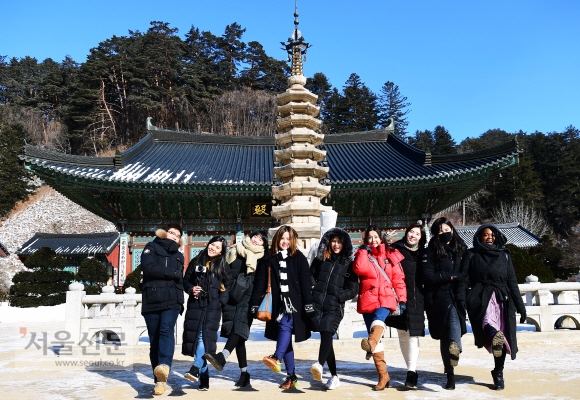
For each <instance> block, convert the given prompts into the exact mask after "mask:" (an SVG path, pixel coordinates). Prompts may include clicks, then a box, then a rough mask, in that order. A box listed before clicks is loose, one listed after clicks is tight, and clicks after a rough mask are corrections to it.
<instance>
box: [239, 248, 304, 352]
mask: <svg viewBox="0 0 580 400" xmlns="http://www.w3.org/2000/svg"><path fill="white" fill-rule="evenodd" d="M286 266H287V268H288V290H289V294H290V300H291V301H292V304H293V305H294V308H295V309H296V310H297V312H295V313H293V314H292V315H293V317H294V329H293V331H292V333H294V338H295V341H296V342H297V343H298V342H302V341H304V340H307V339H308V338H310V329H309V321H308V316H307V315H306V311H305V310H304V306H305V305H307V304H312V289H311V279H310V269H309V268H308V261H307V260H306V257H304V254H302V253H301V252H300V250H296V254H294V256H288V258H287V259H286ZM268 269H270V278H271V282H272V283H271V285H272V311H273V313H272V320H271V321H268V322H266V330H265V332H264V336H265V337H266V338H267V339H270V340H277V339H278V322H277V321H276V318H277V317H278V315H279V314H280V310H281V305H282V304H281V303H282V301H281V297H280V264H279V262H278V258H277V256H276V255H271V254H266V255H264V257H262V259H260V261H259V262H258V268H257V269H256V277H255V278H254V289H253V290H252V297H251V299H250V307H253V306H259V305H260V303H261V302H262V297H263V295H264V293H266V288H267V286H268Z"/></svg>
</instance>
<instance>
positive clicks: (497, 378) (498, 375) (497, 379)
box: [491, 369, 505, 390]
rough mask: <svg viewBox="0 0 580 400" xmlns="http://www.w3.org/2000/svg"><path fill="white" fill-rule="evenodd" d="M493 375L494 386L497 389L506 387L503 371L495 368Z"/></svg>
mask: <svg viewBox="0 0 580 400" xmlns="http://www.w3.org/2000/svg"><path fill="white" fill-rule="evenodd" d="M491 377H492V378H493V388H494V389H495V390H503V389H504V387H505V385H504V382H503V371H496V370H495V369H494V370H493V371H491Z"/></svg>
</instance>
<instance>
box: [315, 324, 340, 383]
mask: <svg viewBox="0 0 580 400" xmlns="http://www.w3.org/2000/svg"><path fill="white" fill-rule="evenodd" d="M333 336H334V333H333V332H320V349H319V350H318V362H319V363H320V365H324V363H325V362H326V363H327V364H328V369H329V370H330V373H331V374H332V375H336V358H335V357H334V348H333V347H332V340H333Z"/></svg>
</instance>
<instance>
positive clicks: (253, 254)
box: [226, 237, 264, 274]
mask: <svg viewBox="0 0 580 400" xmlns="http://www.w3.org/2000/svg"><path fill="white" fill-rule="evenodd" d="M237 256H240V257H242V258H244V259H245V260H246V274H252V273H254V272H256V266H257V265H258V260H259V259H260V258H262V257H264V246H254V245H253V244H252V240H251V238H249V237H246V238H245V239H244V240H242V241H241V242H238V243H237V244H235V245H233V246H231V247H230V248H229V249H228V252H227V254H226V262H227V263H228V264H231V263H233V262H234V261H235V259H236V257H237Z"/></svg>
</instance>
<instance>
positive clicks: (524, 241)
mask: <svg viewBox="0 0 580 400" xmlns="http://www.w3.org/2000/svg"><path fill="white" fill-rule="evenodd" d="M480 226H481V225H466V226H456V227H455V230H456V231H457V234H458V235H459V236H460V237H461V239H463V241H464V242H465V244H466V245H467V247H468V248H472V247H473V236H474V235H475V232H477V229H479V227H480ZM495 226H497V228H498V229H499V230H500V232H501V233H503V234H504V235H505V236H506V238H507V244H513V245H515V246H517V247H520V248H524V249H527V248H530V247H534V246H537V245H539V244H540V238H539V237H537V236H536V235H534V234H533V233H532V232H530V231H528V230H527V229H526V228H524V227H523V226H521V225H520V224H519V222H511V223H509V224H495Z"/></svg>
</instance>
